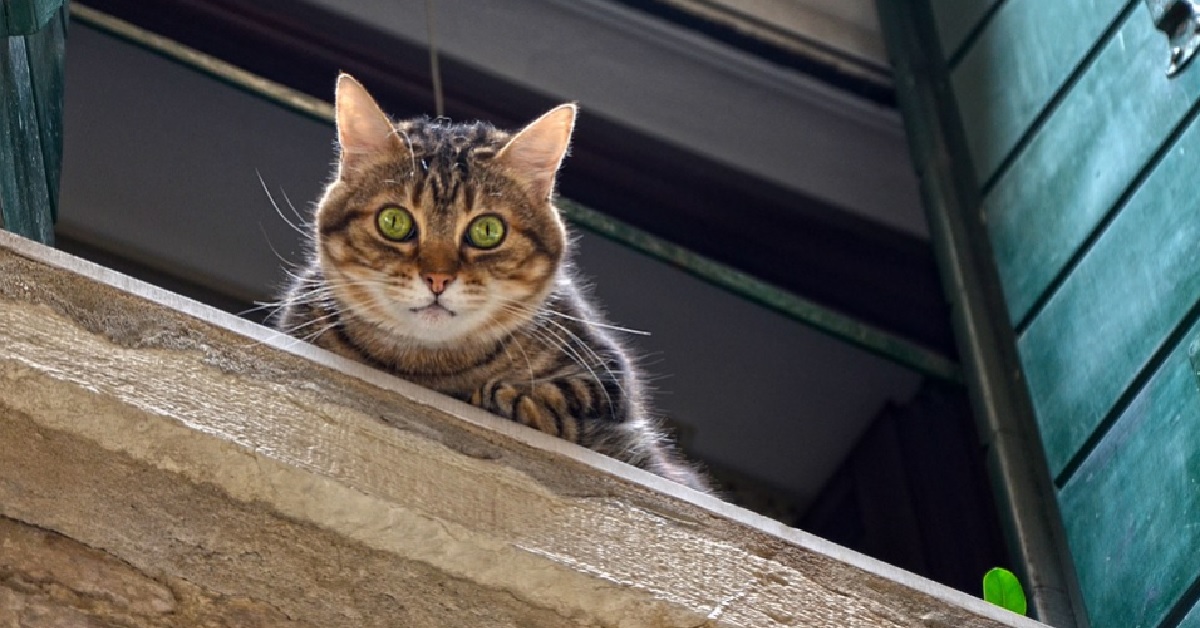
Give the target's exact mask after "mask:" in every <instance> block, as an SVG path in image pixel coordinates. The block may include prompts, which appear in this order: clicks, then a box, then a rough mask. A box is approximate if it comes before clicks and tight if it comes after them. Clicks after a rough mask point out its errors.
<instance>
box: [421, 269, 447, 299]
mask: <svg viewBox="0 0 1200 628" xmlns="http://www.w3.org/2000/svg"><path fill="white" fill-rule="evenodd" d="M424 278H425V285H427V286H429V290H430V291H431V292H433V293H434V294H441V293H443V292H445V291H446V286H449V285H450V282H452V281H454V275H450V274H446V273H425V275H424Z"/></svg>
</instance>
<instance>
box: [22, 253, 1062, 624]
mask: <svg viewBox="0 0 1200 628" xmlns="http://www.w3.org/2000/svg"><path fill="white" fill-rule="evenodd" d="M0 515H3V516H4V517H7V518H9V519H11V520H13V521H0V626H4V625H12V624H14V623H15V625H25V624H21V623H20V621H19V620H15V619H13V618H14V617H16V618H21V617H43V616H46V617H50V616H51V615H52V614H53V613H58V614H59V616H60V617H62V618H65V619H61V620H42V619H38V620H36V621H42V624H41V625H83V626H91V625H95V626H107V625H122V626H124V625H131V626H176V625H181V626H182V625H231V626H233V625H237V626H247V625H249V626H256V625H261V626H272V625H277V624H281V623H287V624H289V625H300V626H308V625H311V626H321V627H333V626H355V627H357V626H414V627H415V626H472V627H475V626H480V627H487V626H521V627H539V626H546V627H550V626H554V627H562V626H571V625H579V626H620V627H642V626H646V627H655V626H663V627H684V626H752V627H756V628H758V627H762V628H769V627H772V626H829V627H835V626H836V627H838V628H849V627H858V626H862V627H868V626H869V627H878V626H883V627H887V626H947V627H949V626H953V627H956V628H957V627H985V626H987V627H991V626H1025V627H1031V626H1037V625H1040V624H1037V623H1036V622H1032V621H1029V620H1026V619H1023V618H1018V617H1016V616H1013V615H1010V614H1008V613H1005V612H1003V611H1001V610H999V609H996V608H994V607H991V606H989V605H987V604H984V603H983V602H982V601H979V600H976V599H974V598H971V597H968V596H965V595H961V594H959V593H957V592H954V591H951V590H949V589H946V588H944V587H941V586H938V585H935V584H933V583H930V582H928V581H926V580H923V579H921V578H918V577H916V576H913V575H911V574H907V573H905V572H902V571H900V570H898V569H894V568H892V567H889V566H887V565H883V564H881V563H878V562H876V561H873V560H871V559H868V558H866V557H863V556H861V555H858V554H855V553H853V552H848V551H846V550H844V549H841V548H839V547H836V546H834V545H832V544H829V543H826V542H824V541H822V540H820V539H816V538H814V537H811V536H809V535H806V534H804V533H801V532H798V531H795V530H791V529H788V528H785V527H783V526H781V525H779V524H777V523H774V522H771V521H769V520H766V519H763V518H761V517H757V516H755V515H753V514H751V513H748V512H745V511H742V510H739V509H736V508H733V507H731V506H728V505H726V504H724V503H722V502H720V501H719V500H717V499H714V498H712V497H709V496H705V495H699V494H696V493H693V492H691V491H688V490H687V489H684V488H682V487H678V486H675V485H673V484H671V483H669V482H666V481H664V480H661V479H659V478H656V477H654V476H651V475H649V474H646V473H643V472H641V471H639V470H637V469H633V468H631V467H628V466H626V465H623V464H620V463H617V462H616V461H613V460H610V459H608V458H605V457H603V456H600V455H598V454H594V453H593V452H590V451H587V450H583V449H580V448H577V447H574V446H572V445H570V444H567V443H564V442H562V441H559V440H557V439H554V438H551V437H548V436H545V435H543V434H540V433H537V432H535V431H533V430H529V429H526V428H523V427H521V426H518V425H515V424H512V423H509V422H506V421H503V420H501V419H498V418H496V417H492V416H491V415H488V414H486V413H483V412H480V411H477V410H476V409H474V408H470V407H468V406H466V405H463V404H460V403H457V402H455V401H453V400H450V399H447V398H445V397H442V396H440V395H437V394H435V393H432V392H430V391H427V390H424V389H420V388H418V387H416V386H413V385H411V384H408V383H406V382H403V381H399V380H396V379H394V378H391V377H388V376H386V375H383V374H381V373H377V372H375V371H372V370H371V369H368V368H366V367H362V366H360V365H356V364H351V363H349V362H346V361H344V360H341V359H339V358H336V357H334V356H332V355H329V354H327V353H324V352H322V351H320V350H317V349H315V348H312V347H309V346H306V345H302V344H299V343H296V342H293V341H292V340H291V339H288V338H284V337H280V336H279V335H277V334H275V333H274V332H272V331H271V330H267V329H264V328H261V327H258V326H255V325H252V324H249V323H246V322H244V321H241V320H239V319H236V318H234V317H231V316H227V315H224V314H221V313H219V312H215V311H213V310H210V309H208V308H204V307H202V306H199V305H197V304H194V303H191V302H189V301H186V300H185V299H182V298H180V297H178V296H175V295H171V294H169V293H165V292H163V291H160V290H158V289H155V288H152V287H149V286H146V285H143V284H140V283H137V282H134V281H132V280H130V279H128V278H125V277H123V276H120V275H117V274H115V273H112V272H110V271H107V270H104V269H100V268H97V267H94V266H92V265H90V264H86V263H84V262H80V261H78V260H75V259H72V258H69V257H68V256H65V255H62V254H59V253H57V252H55V251H51V250H48V249H45V248H43V247H40V246H38V245H35V244H32V243H29V242H27V241H24V240H20V239H17V238H15V237H12V236H9V235H8V234H0ZM16 522H23V523H24V524H28V525H32V526H36V527H37V528H38V529H30V528H28V527H26V526H25V525H20V524H17V523H16ZM60 535H61V536H60ZM12 539H16V540H12ZM31 539H32V540H31ZM14 547H16V548H19V550H14V549H12V548H14ZM31 547H32V548H35V549H30V548H31ZM64 548H65V549H64ZM43 553H44V555H45V565H46V566H45V567H43V568H42V569H43V571H36V569H37V568H38V567H37V565H38V560H39V559H38V556H39V555H41V554H43ZM64 557H65V558H64ZM72 557H74V558H72ZM76 567H79V570H77V569H76ZM31 570H33V571H31ZM80 570H82V571H80ZM106 570H107V571H106ZM101 572H104V573H112V574H115V575H113V576H112V578H108V577H107V576H106V577H104V578H100V576H98V575H97V574H99V573H101ZM14 574H15V575H14ZM36 574H41V575H36ZM101 580H103V581H105V582H116V583H117V584H116V585H113V586H114V587H116V588H115V589H112V588H105V587H104V586H101V585H97V584H96V583H97V582H99V581H101ZM30 583H32V584H30ZM5 613H8V614H7V615H6V614H5ZM39 613H40V615H39ZM189 613H190V615H189ZM48 614H50V615H48ZM36 621H26V623H27V624H31V625H39V624H37V623H36ZM4 622H7V624H5V623H4ZM55 622H57V623H55ZM88 622H91V623H88ZM105 622H108V623H105ZM138 622H140V623H138ZM204 622H208V624H205V623H204ZM222 622H224V624H223V623H222Z"/></svg>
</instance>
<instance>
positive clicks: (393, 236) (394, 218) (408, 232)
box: [375, 205, 415, 241]
mask: <svg viewBox="0 0 1200 628" xmlns="http://www.w3.org/2000/svg"><path fill="white" fill-rule="evenodd" d="M375 226H377V227H379V233H380V234H382V235H383V237H385V238H387V239H389V240H397V241H399V240H407V239H409V238H411V237H412V234H413V231H415V229H413V217H412V214H410V213H408V210H406V209H404V208H403V207H397V206H395V205H388V206H387V207H384V208H383V209H381V210H379V214H378V215H376V216H375Z"/></svg>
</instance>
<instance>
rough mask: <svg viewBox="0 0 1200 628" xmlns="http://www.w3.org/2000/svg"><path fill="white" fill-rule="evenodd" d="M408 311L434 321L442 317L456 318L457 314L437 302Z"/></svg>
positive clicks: (411, 308)
mask: <svg viewBox="0 0 1200 628" xmlns="http://www.w3.org/2000/svg"><path fill="white" fill-rule="evenodd" d="M408 311H410V312H412V313H414V314H418V315H421V316H428V317H430V318H433V319H435V320H436V319H438V318H441V317H443V316H458V312H455V311H454V310H452V309H450V308H448V307H446V306H444V305H442V304H441V303H438V302H437V301H434V302H433V303H430V304H429V305H422V306H421V307H410V308H408Z"/></svg>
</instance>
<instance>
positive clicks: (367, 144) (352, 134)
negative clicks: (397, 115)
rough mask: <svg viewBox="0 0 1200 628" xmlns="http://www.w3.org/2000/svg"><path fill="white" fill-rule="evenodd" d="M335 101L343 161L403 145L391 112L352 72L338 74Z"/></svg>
mask: <svg viewBox="0 0 1200 628" xmlns="http://www.w3.org/2000/svg"><path fill="white" fill-rule="evenodd" d="M335 103H336V104H335V109H336V110H337V129H338V144H339V145H340V146H341V148H342V151H341V152H342V162H343V164H345V163H346V161H347V160H350V161H353V160H355V159H356V157H357V156H358V155H362V154H368V153H375V152H379V151H383V150H389V149H394V148H401V147H403V142H402V141H401V140H400V138H399V136H398V135H397V132H396V129H395V127H393V126H392V123H391V121H390V120H388V118H387V115H385V114H384V113H383V110H382V109H380V108H379V105H377V104H375V100H374V99H372V98H371V95H370V94H368V93H367V90H366V89H364V88H363V86H362V85H360V84H359V83H358V81H356V80H354V79H353V78H352V77H351V76H350V75H348V74H343V75H341V76H340V77H338V84H337V96H336V99H335Z"/></svg>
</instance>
